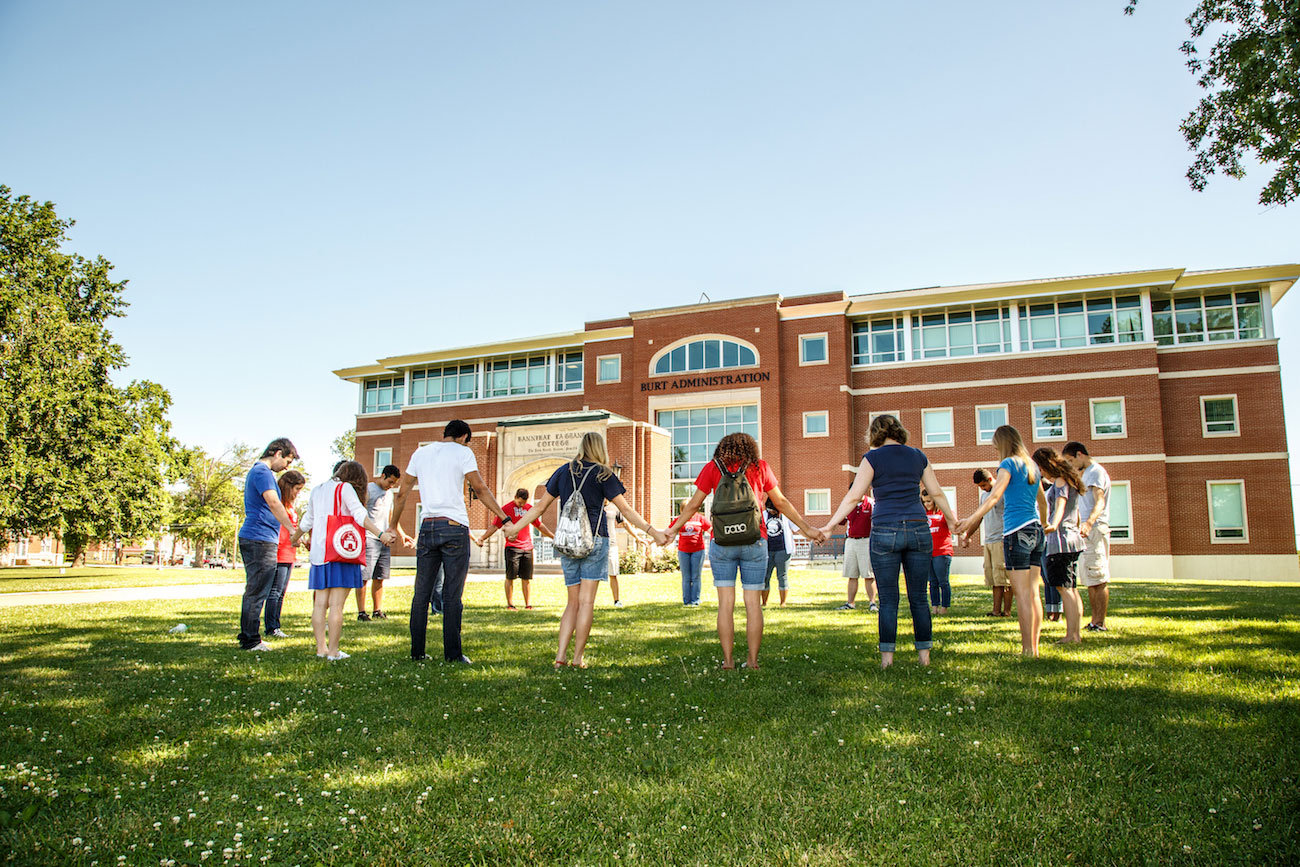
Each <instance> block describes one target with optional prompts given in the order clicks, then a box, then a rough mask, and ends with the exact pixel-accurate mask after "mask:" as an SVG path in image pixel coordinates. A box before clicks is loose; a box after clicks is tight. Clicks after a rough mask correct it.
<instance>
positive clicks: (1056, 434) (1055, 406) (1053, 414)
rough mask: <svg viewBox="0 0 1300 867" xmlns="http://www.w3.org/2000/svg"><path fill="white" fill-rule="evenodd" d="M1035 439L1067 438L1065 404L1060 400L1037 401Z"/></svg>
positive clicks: (1035, 408) (1036, 440)
mask: <svg viewBox="0 0 1300 867" xmlns="http://www.w3.org/2000/svg"><path fill="white" fill-rule="evenodd" d="M1033 408H1034V441H1035V442H1039V441H1042V440H1063V439H1065V404H1063V403H1061V402H1060V401H1050V402H1043V403H1035V404H1034V405H1033Z"/></svg>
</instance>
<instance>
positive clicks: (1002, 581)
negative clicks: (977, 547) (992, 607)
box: [984, 542, 1011, 587]
mask: <svg viewBox="0 0 1300 867" xmlns="http://www.w3.org/2000/svg"><path fill="white" fill-rule="evenodd" d="M984 586H985V587H1010V586H1011V577H1010V576H1009V575H1007V567H1006V560H1005V559H1004V555H1003V553H1002V543H1001V542H994V543H993V544H991V545H985V546H984Z"/></svg>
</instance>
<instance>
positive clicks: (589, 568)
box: [560, 536, 609, 587]
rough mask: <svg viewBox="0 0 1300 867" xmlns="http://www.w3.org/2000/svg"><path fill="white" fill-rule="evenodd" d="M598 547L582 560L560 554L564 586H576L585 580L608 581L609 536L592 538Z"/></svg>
mask: <svg viewBox="0 0 1300 867" xmlns="http://www.w3.org/2000/svg"><path fill="white" fill-rule="evenodd" d="M592 541H593V542H595V543H596V547H594V548H592V549H591V553H590V554H588V555H587V556H586V557H583V558H582V559H581V560H575V559H573V558H572V557H565V556H564V555H563V554H561V555H560V569H561V570H563V572H564V586H565V587H576V586H578V584H579V583H581V582H583V581H608V580H609V573H608V572H607V571H606V569H607V567H608V565H609V562H608V561H609V537H608V536H596V537H595V538H594V539H592Z"/></svg>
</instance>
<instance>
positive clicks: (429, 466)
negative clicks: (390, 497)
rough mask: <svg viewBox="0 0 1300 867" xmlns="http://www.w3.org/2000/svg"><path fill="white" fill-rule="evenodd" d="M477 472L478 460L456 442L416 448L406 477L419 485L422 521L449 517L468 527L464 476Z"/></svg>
mask: <svg viewBox="0 0 1300 867" xmlns="http://www.w3.org/2000/svg"><path fill="white" fill-rule="evenodd" d="M476 472H478V460H477V459H476V458H475V457H474V453H473V452H472V451H470V450H469V448H468V447H466V446H463V445H461V444H460V443H451V442H438V443H429V444H428V445H424V446H420V447H419V448H418V449H416V450H415V454H413V455H411V461H410V463H408V464H407V465H406V475H407V476H409V477H411V478H413V479H414V480H415V483H416V484H417V485H419V486H420V507H421V509H420V515H421V517H422V518H450V519H451V520H453V521H455V522H457V523H459V524H464V525H465V526H467V527H468V526H469V510H468V509H466V508H465V477H466V476H467V475H469V474H470V473H476Z"/></svg>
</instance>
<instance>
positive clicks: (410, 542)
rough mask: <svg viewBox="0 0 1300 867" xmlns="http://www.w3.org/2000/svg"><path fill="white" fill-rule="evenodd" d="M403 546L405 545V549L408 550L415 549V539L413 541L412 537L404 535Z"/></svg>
mask: <svg viewBox="0 0 1300 867" xmlns="http://www.w3.org/2000/svg"><path fill="white" fill-rule="evenodd" d="M402 545H403V546H404V547H406V548H414V547H415V539H413V538H411V537H410V536H408V535H406V534H405V533H403V534H402Z"/></svg>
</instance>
